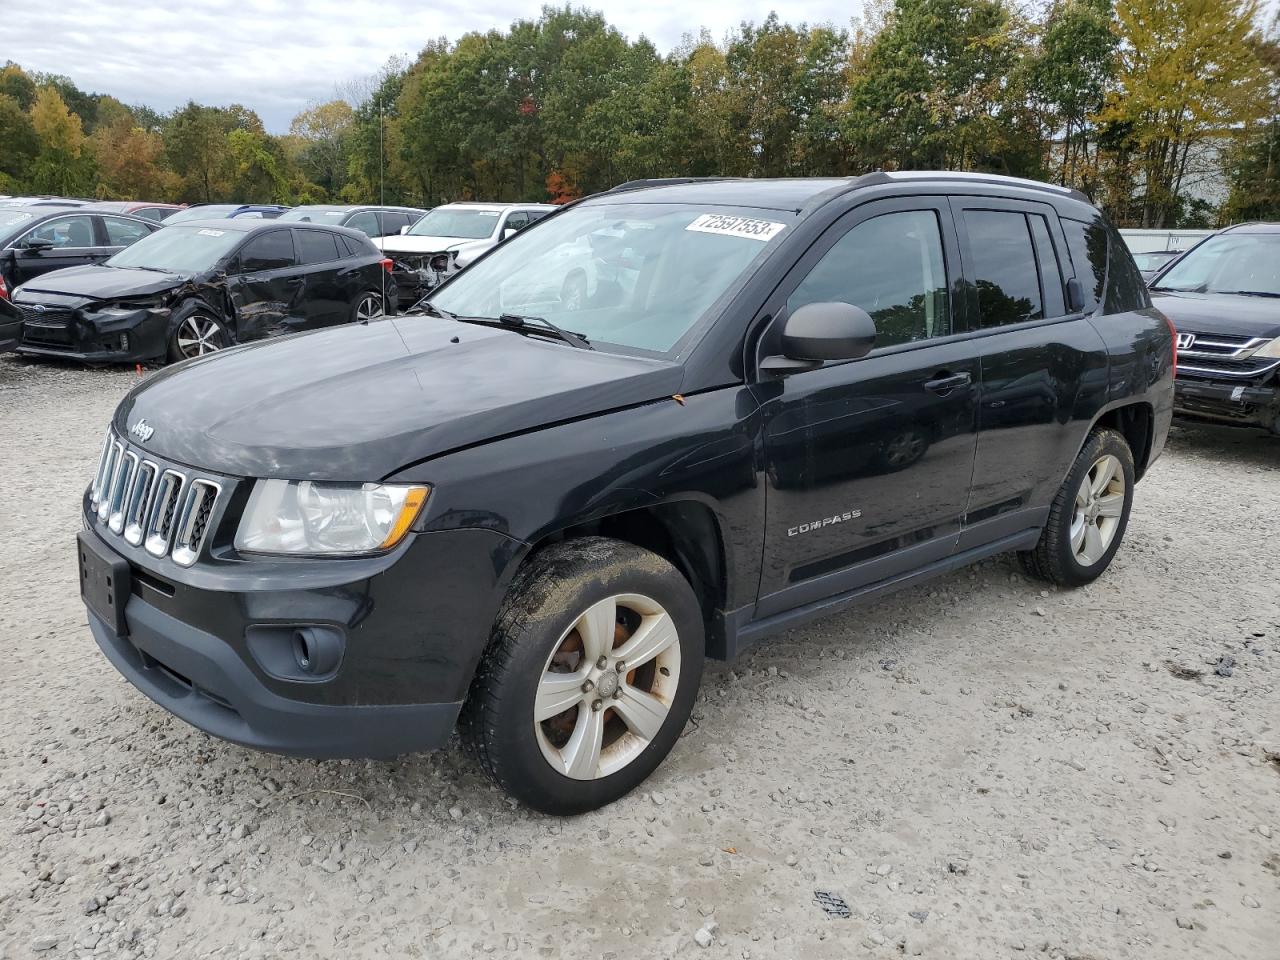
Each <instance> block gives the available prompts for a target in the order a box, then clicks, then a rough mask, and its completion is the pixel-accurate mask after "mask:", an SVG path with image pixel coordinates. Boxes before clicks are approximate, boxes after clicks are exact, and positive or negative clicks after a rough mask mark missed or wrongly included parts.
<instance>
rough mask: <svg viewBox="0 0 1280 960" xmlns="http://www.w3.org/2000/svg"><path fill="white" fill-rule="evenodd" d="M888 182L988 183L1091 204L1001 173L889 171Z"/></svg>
mask: <svg viewBox="0 0 1280 960" xmlns="http://www.w3.org/2000/svg"><path fill="white" fill-rule="evenodd" d="M884 176H885V177H886V178H888V179H889V180H891V181H892V180H964V181H968V182H970V183H990V184H993V185H996V186H1017V187H1023V188H1026V189H1030V190H1044V191H1045V192H1047V193H1056V194H1058V195H1059V196H1065V197H1071V198H1072V199H1073V200H1080V201H1083V202H1084V203H1092V201H1091V200H1090V199H1089V198H1088V197H1086V196H1085V195H1084V194H1083V193H1081V192H1080V191H1079V190H1076V189H1075V188H1074V187H1064V186H1062V185H1061V184H1057V183H1044V182H1042V181H1040V180H1028V179H1026V178H1025V177H1008V176H1005V175H1004V174H1002V173H980V172H973V171H967V170H891V171H888V172H885V173H884Z"/></svg>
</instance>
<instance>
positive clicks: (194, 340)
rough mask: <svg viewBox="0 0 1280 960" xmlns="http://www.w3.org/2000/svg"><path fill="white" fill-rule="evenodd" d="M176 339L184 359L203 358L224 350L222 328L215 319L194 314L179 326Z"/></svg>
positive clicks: (201, 314)
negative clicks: (208, 354)
mask: <svg viewBox="0 0 1280 960" xmlns="http://www.w3.org/2000/svg"><path fill="white" fill-rule="evenodd" d="M175 339H176V340H177V344H178V352H179V353H181V354H182V356H183V357H186V358H191V357H203V356H204V355H205V354H206V353H213V352H214V351H215V350H220V349H222V328H221V327H220V326H219V325H218V321H217V320H215V319H213V317H210V316H207V315H205V314H203V313H193V314H192V315H191V316H189V317H187V318H186V319H185V320H183V321H182V323H180V324H179V325H178V333H177V337H176V338H175Z"/></svg>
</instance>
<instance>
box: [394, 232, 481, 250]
mask: <svg viewBox="0 0 1280 960" xmlns="http://www.w3.org/2000/svg"><path fill="white" fill-rule="evenodd" d="M373 242H374V243H376V244H377V245H378V248H379V249H381V250H384V251H386V252H387V253H443V252H444V251H445V250H469V249H471V248H472V247H482V246H485V245H486V244H488V243H490V242H491V241H490V239H489V238H488V237H482V238H481V239H479V240H463V239H459V238H458V237H416V236H413V235H411V234H407V233H396V234H392V235H391V236H389V237H379V238H378V239H376V240H374V241H373Z"/></svg>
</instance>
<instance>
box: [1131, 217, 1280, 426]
mask: <svg viewBox="0 0 1280 960" xmlns="http://www.w3.org/2000/svg"><path fill="white" fill-rule="evenodd" d="M1151 292H1152V294H1153V300H1154V302H1155V304H1156V306H1157V307H1159V308H1160V310H1162V311H1163V312H1164V313H1165V314H1166V315H1167V316H1168V317H1169V318H1170V319H1171V320H1172V321H1173V324H1174V326H1175V327H1177V329H1178V384H1177V386H1178V392H1177V402H1176V410H1177V412H1178V414H1179V415H1180V416H1184V417H1187V418H1189V419H1196V420H1205V421H1209V422H1212V423H1221V424H1228V425H1233V426H1243V427H1262V428H1263V429H1266V430H1270V431H1272V432H1273V433H1276V434H1280V224H1275V223H1245V224H1240V225H1239V226H1235V227H1228V228H1227V229H1225V230H1223V231H1221V232H1219V233H1217V234H1215V235H1214V236H1211V237H1207V238H1206V239H1204V240H1202V241H1200V243H1198V244H1197V245H1196V246H1194V247H1192V248H1191V249H1190V250H1189V251H1187V252H1186V253H1184V254H1182V256H1181V258H1180V259H1178V260H1177V261H1176V262H1174V263H1173V264H1172V265H1171V266H1169V267H1167V268H1166V269H1165V270H1164V271H1163V272H1161V273H1160V274H1158V275H1157V276H1156V277H1155V278H1154V279H1153V280H1152V281H1151Z"/></svg>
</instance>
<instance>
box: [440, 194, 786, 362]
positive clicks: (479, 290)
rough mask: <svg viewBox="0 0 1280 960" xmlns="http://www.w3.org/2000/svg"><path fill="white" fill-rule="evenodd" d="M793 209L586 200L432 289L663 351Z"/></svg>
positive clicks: (451, 298) (457, 305) (493, 312)
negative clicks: (442, 285)
mask: <svg viewBox="0 0 1280 960" xmlns="http://www.w3.org/2000/svg"><path fill="white" fill-rule="evenodd" d="M794 219H795V218H794V215H792V214H790V213H783V212H779V211H775V210H755V209H749V208H742V207H731V208H723V210H716V209H714V208H709V207H706V206H690V205H685V204H656V203H655V204H642V203H620V204H586V205H583V206H579V207H574V208H573V209H570V210H566V211H565V212H564V213H561V214H558V215H556V216H555V217H552V218H551V219H550V220H547V221H545V222H543V223H541V224H539V225H538V228H537V229H536V230H529V231H527V232H521V233H519V234H517V235H516V236H515V237H514V238H513V239H511V240H509V241H507V242H506V243H504V244H502V245H501V246H500V247H498V248H497V249H496V250H494V251H493V253H491V254H490V255H489V256H487V257H486V258H485V259H483V260H481V261H479V262H478V263H476V264H474V265H472V266H470V267H468V268H467V269H466V270H464V271H463V272H461V273H459V274H458V275H457V277H456V278H455V279H453V280H451V281H450V282H449V283H448V284H447V285H446V286H444V287H442V288H441V290H440V292H439V293H437V294H436V295H435V296H434V297H432V298H431V303H432V304H433V305H435V306H437V307H440V308H441V309H443V310H447V311H449V312H451V313H456V314H458V315H459V316H464V317H489V318H494V317H498V316H499V315H501V314H503V313H513V314H519V315H523V316H537V317H542V318H544V319H546V320H550V321H551V322H552V323H554V324H556V325H557V326H560V327H564V328H565V329H566V330H572V331H573V332H575V333H580V334H582V335H583V336H584V337H586V338H587V339H588V340H590V341H592V342H595V341H601V342H604V343H612V344H617V345H620V346H623V347H634V348H636V349H640V350H647V351H654V352H660V353H665V352H668V351H670V350H671V349H672V348H673V347H674V346H675V345H676V343H677V342H678V341H679V340H680V338H681V337H683V336H684V335H685V334H686V333H688V332H689V331H690V330H691V329H692V328H693V326H694V324H695V323H696V322H697V321H698V319H699V318H700V317H701V316H702V315H703V314H704V313H705V312H706V310H707V309H708V308H709V307H710V306H711V305H712V304H713V303H715V301H716V300H717V299H718V298H719V297H720V296H721V295H722V294H723V293H724V292H725V291H726V290H728V289H729V287H730V285H732V284H733V283H734V281H735V280H737V279H738V278H739V277H741V276H743V275H744V274H745V273H746V272H747V269H748V267H749V266H750V265H751V264H752V262H753V261H755V260H756V258H757V257H759V256H760V255H761V253H762V252H763V251H764V250H765V248H766V247H767V245H768V243H769V241H770V240H771V239H772V238H774V237H776V236H778V235H779V234H780V233H781V232H782V231H783V230H784V229H785V227H786V225H787V224H788V223H790V222H792V221H794Z"/></svg>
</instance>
